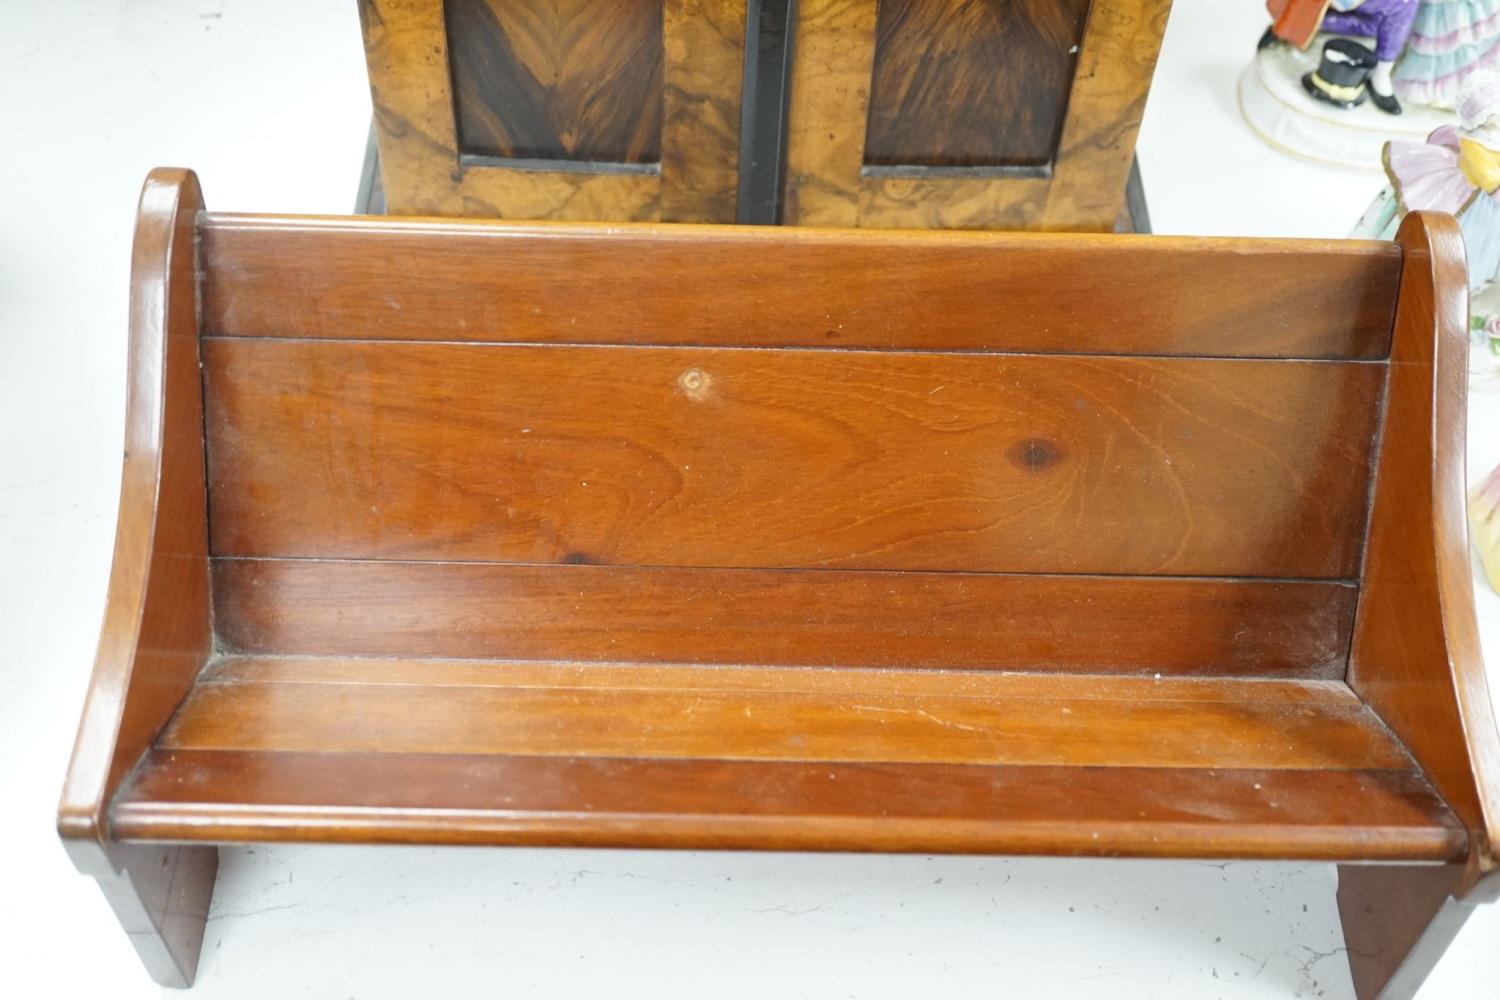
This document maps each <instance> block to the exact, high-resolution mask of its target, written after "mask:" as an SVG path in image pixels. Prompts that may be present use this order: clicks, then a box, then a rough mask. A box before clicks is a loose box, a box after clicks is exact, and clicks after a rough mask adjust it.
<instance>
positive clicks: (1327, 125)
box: [1239, 35, 1455, 174]
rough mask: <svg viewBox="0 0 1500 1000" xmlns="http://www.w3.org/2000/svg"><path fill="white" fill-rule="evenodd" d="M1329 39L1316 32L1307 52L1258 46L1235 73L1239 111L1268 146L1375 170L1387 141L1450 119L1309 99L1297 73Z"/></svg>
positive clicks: (1411, 109)
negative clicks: (1343, 105) (1255, 51)
mask: <svg viewBox="0 0 1500 1000" xmlns="http://www.w3.org/2000/svg"><path fill="white" fill-rule="evenodd" d="M1328 37H1330V36H1324V35H1319V36H1318V39H1317V41H1315V42H1313V44H1312V45H1309V46H1308V47H1307V50H1306V51H1302V50H1299V49H1297V48H1295V47H1293V46H1291V45H1285V44H1283V45H1273V46H1271V47H1270V48H1267V49H1262V50H1261V51H1259V52H1257V53H1256V54H1255V60H1254V61H1253V62H1251V64H1250V65H1249V66H1247V67H1245V72H1244V73H1242V74H1241V75H1240V83H1239V98H1240V113H1241V114H1242V115H1244V117H1245V121H1246V122H1247V123H1248V124H1249V126H1250V128H1251V129H1252V130H1253V131H1254V132H1255V133H1256V135H1258V136H1260V137H1261V138H1262V139H1264V140H1265V141H1266V142H1267V143H1269V144H1270V145H1271V146H1273V147H1275V148H1276V149H1278V150H1280V151H1281V152H1283V153H1286V154H1288V155H1290V156H1296V157H1300V158H1302V159H1305V160H1313V161H1315V162H1318V163H1326V164H1330V165H1332V166H1336V167H1344V168H1346V169H1350V170H1359V171H1364V172H1367V173H1371V174H1378V173H1380V172H1381V170H1382V168H1381V165H1380V151H1381V147H1383V146H1384V145H1385V143H1386V142H1387V141H1388V140H1390V139H1416V140H1422V139H1425V138H1426V137H1427V135H1428V134H1429V133H1430V132H1432V130H1433V129H1435V128H1437V127H1438V126H1440V125H1447V124H1450V123H1451V122H1453V121H1454V120H1455V119H1454V115H1453V112H1452V111H1444V110H1440V109H1438V108H1430V107H1426V106H1425V105H1421V104H1412V103H1409V102H1406V103H1403V104H1402V113H1401V114H1399V115H1388V114H1386V113H1385V112H1384V111H1381V110H1380V109H1379V108H1377V107H1375V105H1374V104H1373V103H1372V102H1370V101H1368V100H1367V101H1365V103H1363V104H1361V105H1359V106H1358V107H1354V108H1339V107H1334V106H1333V105H1331V104H1324V103H1322V102H1321V101H1317V100H1314V99H1313V98H1312V97H1309V96H1308V94H1307V91H1306V90H1304V89H1303V87H1302V77H1303V76H1304V75H1306V74H1307V73H1310V72H1312V71H1313V70H1315V69H1317V68H1318V58H1319V54H1320V53H1321V52H1322V51H1323V43H1324V41H1326V40H1327V38H1328Z"/></svg>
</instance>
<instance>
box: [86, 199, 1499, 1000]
mask: <svg viewBox="0 0 1500 1000" xmlns="http://www.w3.org/2000/svg"><path fill="white" fill-rule="evenodd" d="M1467 315H1468V313H1467V297H1466V291H1465V274H1464V261H1463V246H1462V240H1461V237H1460V235H1459V231H1458V229H1457V226H1456V224H1455V223H1454V222H1453V220H1452V219H1451V218H1449V217H1447V216H1436V215H1424V214H1415V215H1413V216H1411V217H1410V218H1408V219H1407V220H1406V222H1405V223H1404V225H1403V226H1402V229H1401V231H1400V234H1399V237H1398V239H1397V240H1396V241H1395V242H1392V243H1377V242H1357V241H1309V240H1266V239H1181V238H1155V237H1140V236H1092V235H1068V234H1001V233H961V232H939V231H929V232H894V231H885V232H874V231H868V232H867V231H858V230H827V229H815V228H808V229H787V228H781V229H777V228H759V227H728V226H692V225H671V224H615V223H607V224H606V223H597V224H588V223H557V222H554V223H528V224H516V223H502V222H494V221H488V222H486V221H476V222H461V221H453V220H434V219H394V218H375V217H368V218H326V217H316V218H314V217H290V216H264V215H230V214H221V213H213V212H206V211H205V210H204V207H203V201H202V196H201V195H200V193H199V188H198V183H197V180H196V179H195V178H194V176H193V175H192V174H191V173H189V172H187V171H184V170H157V171H155V172H153V173H152V174H151V176H150V177H149V179H148V180H147V181H146V186H145V190H144V192H143V194H142V196H141V204H140V215H139V219H138V222H137V229H136V238H135V249H134V257H133V261H132V278H131V304H130V353H129V359H130V361H129V364H130V371H129V390H128V408H127V414H126V430H125V457H124V474H123V481H122V484H121V493H120V514H119V525H118V531H117V535H116V541H115V551H114V568H113V571H112V575H111V578H110V583H109V594H108V605H107V609H106V613H105V619H104V625H103V632H102V636H101V639H100V645H99V654H98V660H97V663H96V665H95V668H94V676H93V680H92V683H91V685H90V688H89V693H88V697H87V701H86V704H85V706H84V710H83V721H82V725H81V728H80V731H79V735H78V742H77V746H76V749H75V752H74V757H73V761H72V765H71V769H70V771H69V774H68V777H67V783H66V787H65V790H64V792H63V796H62V802H61V806H60V814H59V828H60V831H61V834H62V837H63V840H64V842H65V844H66V845H67V847H68V849H69V851H70V853H71V855H72V857H73V858H74V860H75V861H76V863H77V865H78V867H79V868H80V869H81V870H82V871H83V872H85V873H87V874H89V875H91V876H93V877H95V878H96V879H97V880H98V881H99V883H100V885H101V886H102V887H103V889H104V891H105V894H106V895H107V897H108V899H109V901H110V902H111V904H112V905H113V907H114V909H115V911H116V913H117V914H118V916H119V919H120V921H121V923H122V924H123V925H124V926H125V929H126V931H127V932H128V933H129V934H130V936H131V938H132V939H133V941H134V942H135V945H136V947H137V949H138V951H139V952H140V954H141V956H142V957H143V959H144V960H145V962H146V965H147V966H148V967H149V969H150V971H151V973H152V974H153V975H154V976H155V977H156V978H157V979H158V980H159V981H160V982H163V983H168V984H174V985H187V984H189V983H190V982H191V981H192V978H193V975H194V972H195V968H196V965H197V960H198V951H199V947H200V944H201V942H202V938H203V931H204V922H205V919H206V917H207V914H208V909H209V897H210V894H211V893H212V890H213V883H214V874H215V868H216V866H217V860H218V855H217V845H219V844H244V843H253V842H299V843H328V842H337V843H380V844H470V845H516V844H533V845H536V844H547V845H571V846H595V845H610V846H630V847H648V846H654V847H672V848H743V849H772V850H775V849H788V850H827V851H920V852H938V851H947V852H968V853H997V854H1045V855H1093V856H1111V857H1116V856H1117V857H1154V858H1224V859H1249V858H1254V859H1316V860H1327V861H1334V862H1338V863H1339V866H1340V867H1339V873H1340V874H1339V906H1340V912H1341V914H1342V917H1343V920H1344V933H1345V938H1346V941H1347V943H1348V952H1349V961H1350V964H1351V967H1352V973H1353V976H1354V982H1355V984H1356V988H1357V990H1358V992H1359V995H1360V996H1361V997H1363V998H1369V997H1375V996H1381V997H1387V998H1390V997H1407V996H1410V995H1411V994H1412V993H1413V992H1414V991H1415V989H1416V988H1417V986H1418V984H1420V982H1421V980H1422V977H1423V976H1424V975H1425V974H1426V972H1427V970H1428V969H1430V968H1431V967H1432V965H1433V963H1434V962H1435V961H1436V959H1437V956H1438V955H1439V954H1440V953H1441V952H1442V949H1443V948H1444V947H1445V946H1446V944H1447V943H1448V942H1449V941H1450V940H1451V939H1452V937H1453V935H1454V934H1455V933H1456V932H1457V929H1458V927H1459V925H1460V924H1461V923H1462V921H1463V918H1464V916H1465V915H1466V914H1467V913H1468V912H1469V910H1470V909H1471V908H1472V906H1473V905H1474V904H1475V903H1477V902H1480V901H1486V900H1490V899H1492V898H1493V897H1494V896H1495V895H1496V893H1497V889H1500V877H1497V875H1496V856H1495V850H1496V846H1495V845H1496V840H1497V836H1500V739H1497V735H1496V725H1495V719H1494V716H1493V709H1492V707H1491V702H1490V695H1489V692H1488V690H1487V688H1486V686H1485V678H1484V669H1483V664H1482V662H1481V658H1480V649H1479V641H1478V636H1477V626H1476V622H1475V616H1474V603H1473V598H1474V595H1473V591H1472V583H1471V574H1470V563H1469V553H1468V548H1467V535H1466V527H1465V522H1464V516H1463V499H1464V497H1463V490H1464V469H1463V454H1464V415H1465V390H1466V360H1467V355H1466V352H1467V337H1466V330H1467Z"/></svg>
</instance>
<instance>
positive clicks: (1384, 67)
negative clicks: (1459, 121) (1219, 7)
mask: <svg viewBox="0 0 1500 1000" xmlns="http://www.w3.org/2000/svg"><path fill="white" fill-rule="evenodd" d="M1266 9H1267V11H1269V13H1270V15H1271V25H1270V27H1268V28H1267V29H1266V30H1265V33H1264V34H1263V35H1261V39H1260V48H1262V49H1265V48H1268V47H1270V46H1272V45H1279V44H1290V45H1295V46H1296V47H1297V48H1299V49H1306V48H1308V47H1309V46H1311V45H1312V44H1313V42H1314V41H1315V40H1316V39H1317V37H1318V35H1319V34H1328V35H1334V36H1355V37H1358V38H1366V39H1371V40H1372V42H1373V47H1372V46H1371V45H1366V44H1363V43H1361V42H1359V41H1355V40H1354V38H1351V37H1334V38H1331V39H1329V40H1328V41H1326V42H1325V43H1324V45H1323V51H1322V55H1321V58H1320V59H1319V62H1318V68H1317V69H1316V70H1313V71H1312V72H1310V73H1307V74H1306V75H1305V76H1304V77H1303V78H1302V86H1303V88H1304V89H1305V90H1306V91H1307V93H1308V94H1309V95H1310V96H1312V97H1313V98H1315V99H1316V100H1318V101H1321V102H1324V103H1326V104H1331V105H1334V106H1336V107H1344V108H1350V107H1354V106H1356V105H1359V104H1363V103H1364V102H1365V101H1366V100H1367V99H1368V100H1369V101H1370V103H1372V104H1373V105H1374V106H1375V107H1377V108H1379V109H1380V110H1381V111H1384V112H1386V113H1387V114H1392V115H1399V114H1401V102H1402V101H1403V100H1407V101H1412V102H1415V103H1418V104H1428V105H1434V106H1437V107H1452V106H1453V104H1454V102H1455V101H1456V100H1457V97H1458V89H1459V87H1460V86H1461V85H1462V84H1463V82H1464V80H1466V79H1467V78H1468V77H1469V76H1470V75H1471V74H1473V73H1475V72H1477V71H1479V70H1482V69H1486V68H1489V67H1491V66H1493V65H1495V64H1496V63H1497V62H1500V0H1266Z"/></svg>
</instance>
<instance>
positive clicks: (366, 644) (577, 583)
mask: <svg viewBox="0 0 1500 1000" xmlns="http://www.w3.org/2000/svg"><path fill="white" fill-rule="evenodd" d="M1354 597H1355V590H1354V588H1353V587H1350V586H1347V585H1343V584H1333V583H1308V582H1288V581H1274V582H1268V581H1256V580H1190V579H1164V578H1148V577H1137V578H1125V577H1079V576H1046V577H1038V576H1008V575H976V574H967V573H865V572H844V571H819V572H802V571H778V570H724V569H710V570H695V569H672V568H662V567H657V568H645V569H643V568H635V569H627V568H621V567H603V566H586V565H563V566H506V565H497V564H493V563H489V564H486V563H420V562H390V561H380V562H366V561H355V560H350V561H324V560H315V559H219V560H216V561H215V567H214V608H215V621H216V623H217V626H218V634H219V640H220V643H221V644H223V645H225V646H227V647H229V648H232V649H236V650H242V651H245V652H257V653H307V654H315V655H339V654H343V653H354V654H360V655H366V656H444V657H482V658H484V657H487V658H496V659H498V658H505V659H547V658H561V659H572V660H629V661H637V662H654V663H665V662H682V661H684V660H687V661H691V662H694V663H723V664H734V663H744V662H746V661H747V660H753V661H754V662H757V663H775V664H785V665H806V666H819V665H825V666H838V665H843V666H850V665H852V666H872V667H927V668H941V669H959V670H965V669H967V670H1002V669H1003V670H1045V671H1073V672H1088V673H1096V674H1097V673H1122V674H1129V673H1143V672H1150V673H1160V674H1164V675H1167V676H1229V677H1301V678H1309V679H1311V678H1325V679H1333V678H1338V677H1342V676H1343V672H1344V659H1345V654H1346V653H1347V651H1348V648H1349V635H1350V626H1351V624H1352V622H1353V612H1354ZM501 606H503V607H504V608H505V609H506V613H505V614H494V613H492V611H493V609H494V608H496V607H501ZM350 607H357V608H361V609H363V613H362V614H359V615H350V614H349V613H348V609H349V608H350Z"/></svg>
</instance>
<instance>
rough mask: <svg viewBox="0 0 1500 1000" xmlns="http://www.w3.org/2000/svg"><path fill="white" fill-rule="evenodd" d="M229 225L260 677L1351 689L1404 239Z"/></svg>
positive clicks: (218, 261) (239, 430)
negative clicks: (402, 670) (629, 668)
mask: <svg viewBox="0 0 1500 1000" xmlns="http://www.w3.org/2000/svg"><path fill="white" fill-rule="evenodd" d="M278 232H280V237H279V238H278V237H277V235H276V234H277V233H278ZM202 233H203V237H204V240H203V247H204V251H203V256H202V262H203V276H202V281H203V287H204V318H203V332H204V334H205V342H204V352H203V356H204V388H205V405H206V429H207V449H208V455H207V458H208V474H209V500H210V528H211V548H212V551H213V554H214V555H215V557H217V559H218V563H217V569H216V603H217V607H218V610H219V613H220V624H221V636H222V637H223V638H224V639H225V640H226V641H228V642H229V643H230V644H231V645H232V646H233V647H235V648H240V649H245V650H247V651H248V650H260V651H271V652H276V651H285V652H307V653H330V654H336V653H340V652H348V653H354V652H364V653H374V654H391V655H405V654H426V655H452V656H482V657H497V658H556V659H637V660H644V661H683V660H691V661H697V662H720V663H735V662H774V663H785V664H807V665H813V664H853V665H875V666H881V665H889V666H934V667H959V668H976V667H977V668H984V667H990V668H995V667H1005V668H1026V669H1057V670H1106V671H1111V670H1118V671H1127V672H1129V671H1139V670H1143V669H1146V670H1162V671H1165V672H1171V673H1185V674H1218V673H1228V674H1266V675H1278V676H1328V677H1334V676H1338V675H1339V674H1340V673H1341V672H1342V669H1343V662H1344V658H1345V656H1346V654H1347V647H1348V637H1349V629H1350V627H1351V618H1352V607H1353V599H1354V591H1353V587H1352V586H1351V585H1350V581H1352V580H1353V579H1354V578H1355V577H1357V576H1358V571H1359V560H1360V555H1361V549H1362V545H1363V539H1364V533H1365V520H1366V512H1367V511H1366V508H1367V504H1368V495H1369V484H1370V449H1371V443H1372V440H1373V438H1374V436H1375V432H1376V424H1377V415H1378V410H1379V406H1380V398H1381V392H1382V387H1383V384H1384V377H1385V365H1384V364H1382V363H1380V362H1378V361H1376V362H1373V363H1372V362H1371V361H1369V360H1365V359H1366V358H1367V357H1370V356H1378V354H1379V353H1380V352H1382V351H1383V350H1385V345H1386V344H1387V343H1388V340H1389V335H1390V312H1391V309H1392V308H1393V303H1392V302H1391V301H1390V295H1391V292H1390V289H1391V288H1392V287H1393V286H1394V280H1393V279H1394V272H1392V271H1391V270H1390V268H1391V266H1392V263H1393V261H1392V258H1391V256H1390V253H1389V252H1388V251H1389V248H1387V247H1385V246H1383V245H1378V244H1311V243H1297V242H1294V241H1282V242H1281V243H1279V244H1277V245H1274V246H1268V245H1267V244H1266V243H1262V242H1255V243H1246V244H1233V246H1237V247H1240V248H1241V251H1240V252H1238V253H1237V252H1235V251H1233V250H1232V249H1231V245H1230V244H1225V245H1224V246H1220V245H1219V244H1218V243H1217V242H1216V241H1170V240H1168V241H1127V242H1129V243H1131V244H1132V246H1129V247H1125V248H1123V249H1126V250H1133V251H1134V252H1131V253H1125V252H1122V248H1121V247H1120V246H1119V245H1118V244H1117V242H1116V241H1105V242H1099V243H1097V244H1090V243H1083V244H1080V243H1078V242H1076V241H1072V240H1061V241H1059V240H1055V239H1046V238H1043V239H1039V240H1032V239H1029V238H1026V237H996V236H986V237H982V238H975V237H971V236H963V237H955V236H953V235H952V234H929V235H924V236H922V237H920V238H918V237H910V236H907V237H904V238H903V237H893V236H891V235H889V234H886V235H885V236H883V237H880V238H874V239H866V238H863V237H850V238H849V243H848V246H847V247H845V248H844V250H843V251H842V252H835V251H836V250H839V248H838V247H837V246H835V245H834V244H837V243H838V242H839V241H838V239H836V238H835V237H834V236H831V235H829V234H818V235H817V236H815V237H808V236H806V235H804V234H790V235H786V236H782V235H780V234H763V233H762V234H758V235H757V234H756V233H755V232H754V231H752V232H751V233H750V234H749V235H748V236H747V235H744V234H740V233H737V232H734V231H728V230H709V231H706V232H705V233H704V234H703V235H704V239H703V240H702V241H695V242H687V241H685V240H684V239H683V237H681V236H680V235H678V234H677V233H676V232H675V231H667V232H664V233H662V234H655V233H654V232H653V231H651V230H649V229H643V230H637V231H632V232H631V233H628V234H626V235H625V236H619V237H611V236H608V235H602V234H600V233H598V232H595V231H592V230H588V229H586V228H563V229H561V230H556V229H554V228H551V227H549V228H547V229H546V230H543V229H517V228H515V227H494V226H474V225H467V226H466V225H462V224H458V225H443V226H439V225H437V224H431V223H363V222H360V223H342V224H339V225H337V226H333V225H323V224H320V223H318V222H317V221H316V220H299V221H293V222H288V221H286V220H265V219H252V218H246V217H235V218H231V219H217V220H216V219H214V218H213V217H210V218H209V219H208V220H207V221H206V222H205V224H204V226H203V229H202ZM278 245H279V246H281V247H282V252H281V253H277V252H275V248H276V247H277V246H278ZM897 248H899V249H900V250H901V252H902V253H901V258H899V259H904V262H905V264H906V269H905V271H904V272H902V273H903V274H904V275H905V277H904V278H903V279H900V280H899V281H898V279H897V277H896V272H895V270H893V269H894V267H895V262H896V261H897V260H898V257H897V256H895V249H897ZM851 258H852V259H853V262H852V263H851ZM861 262H863V265H861ZM1231 264H1233V265H1237V266H1239V267H1240V268H1242V269H1243V270H1244V271H1245V272H1246V273H1247V274H1249V275H1250V276H1251V277H1252V278H1254V279H1255V280H1262V279H1264V280H1275V281H1278V282H1281V283H1282V284H1283V285H1285V286H1287V287H1289V288H1291V289H1292V294H1293V298H1294V299H1297V298H1299V297H1300V301H1301V304H1302V305H1303V306H1304V307H1306V308H1305V309H1304V310H1302V311H1297V310H1293V311H1292V312H1287V311H1286V308H1287V304H1286V301H1285V299H1284V297H1283V296H1282V295H1279V294H1278V296H1277V298H1276V299H1275V300H1274V301H1272V300H1269V299H1266V297H1265V296H1263V295H1261V296H1260V297H1257V296H1256V295H1254V294H1252V293H1251V292H1250V291H1247V290H1246V289H1245V288H1244V287H1243V286H1244V281H1245V279H1244V278H1243V277H1242V278H1240V279H1236V280H1235V281H1233V282H1231V283H1230V284H1229V286H1228V287H1227V288H1226V287H1225V286H1224V285H1223V282H1225V281H1226V280H1228V275H1229V274H1230V273H1231ZM1394 266H1396V267H1398V268H1399V258H1396V259H1395V260H1394ZM1310 273H1311V274H1317V275H1320V276H1321V279H1325V280H1320V281H1319V282H1311V281H1306V280H1303V278H1301V277H1298V276H1305V275H1307V274H1310ZM871 275H876V276H881V275H883V276H884V284H882V282H881V281H878V280H875V278H872V277H871ZM799 276H800V277H799ZM1330 276H1332V281H1333V284H1334V285H1335V286H1339V292H1338V295H1337V296H1330V295H1328V294H1326V291H1327V288H1328V283H1327V280H1326V279H1328V278H1329V277H1330ZM1090 282H1092V283H1093V284H1092V285H1091V284H1090ZM851 283H852V289H853V291H852V292H851V287H850V284H851ZM896 286H899V287H896ZM1086 287H1088V288H1090V289H1096V290H1097V293H1095V291H1091V292H1090V297H1089V299H1088V302H1089V305H1087V306H1080V305H1079V300H1078V299H1077V296H1078V295H1081V294H1082V290H1083V289H1084V288H1086ZM1048 288H1050V289H1052V290H1051V291H1050V292H1049V291H1047V289H1048ZM632 289H637V290H639V295H636V294H633V293H632V291H631V290H632ZM674 292H675V296H676V299H673V298H672V296H673V294H674ZM855 293H857V294H863V295H866V296H868V298H869V301H867V302H860V301H858V300H857V299H856V298H855V297H854V294H855ZM570 296H571V297H570ZM1070 296H1072V297H1073V301H1069V297H1070ZM678 300H680V301H678ZM669 301H676V305H675V306H672V305H666V304H662V303H667V302H669ZM914 303H915V305H914ZM1153 303H1154V306H1153ZM1225 303H1229V304H1231V305H1235V306H1238V307H1239V311H1238V312H1235V311H1233V310H1232V309H1227V308H1226V307H1225ZM1007 304H1009V311H1006V308H1005V307H1006V305H1007ZM1101 304H1102V308H1101ZM656 305H660V309H657V308H655V306H656ZM674 309H675V311H674ZM1111 310H1112V312H1111ZM1094 311H1098V312H1099V313H1100V315H1097V316H1093V317H1092V318H1091V316H1090V314H1091V313H1093V312H1094ZM1382 317H1383V318H1382ZM1382 323H1383V325H1382ZM1215 324H1217V325H1215ZM1224 329H1228V330H1232V331H1234V332H1235V334H1236V338H1237V339H1233V340H1229V339H1226V338H1225V337H1223V336H1222V335H1221V331H1222V330H1224ZM829 331H833V332H834V333H835V336H828V333H829ZM1195 343H1201V344H1202V345H1203V347H1202V351H1203V353H1204V354H1214V355H1218V356H1215V357H1199V356H1189V355H1188V354H1186V353H1185V352H1186V351H1187V349H1188V348H1189V347H1190V346H1191V345H1193V344H1195ZM1080 344H1081V345H1082V348H1083V352H1082V353H1083V355H1085V356H1080V354H1079V353H1077V352H1076V351H1075V349H1076V348H1077V347H1078V346H1079V345H1080ZM768 345H775V346H768ZM996 345H1002V346H1003V347H1004V348H1005V349H1004V350H1000V349H997V348H996ZM1063 346H1067V347H1068V348H1069V351H1068V352H1066V353H1063V352H1060V351H1059V350H1058V348H1059V347H1063ZM1288 353H1289V354H1292V355H1295V356H1294V357H1290V358H1284V357H1277V356H1276V355H1278V354H1288ZM1325 355H1327V356H1331V360H1312V359H1314V358H1318V357H1323V356H1325ZM325 590H326V591H327V592H328V593H330V594H333V595H336V596H334V597H332V598H324V599H319V598H318V597H317V594H318V593H320V592H322V591H325ZM374 608H378V609H380V611H379V613H378V614H374V615H372V614H370V613H368V612H369V609H374ZM372 618H373V619H379V621H380V622H384V623H385V624H384V625H382V624H377V623H373V622H372ZM1083 622H1087V624H1081V623H1083ZM414 637H419V638H420V640H421V645H422V647H423V648H422V649H420V650H418V649H413V648H408V647H410V645H411V643H413V642H415V641H417V638H414Z"/></svg>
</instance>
